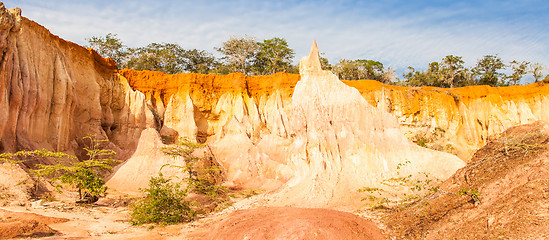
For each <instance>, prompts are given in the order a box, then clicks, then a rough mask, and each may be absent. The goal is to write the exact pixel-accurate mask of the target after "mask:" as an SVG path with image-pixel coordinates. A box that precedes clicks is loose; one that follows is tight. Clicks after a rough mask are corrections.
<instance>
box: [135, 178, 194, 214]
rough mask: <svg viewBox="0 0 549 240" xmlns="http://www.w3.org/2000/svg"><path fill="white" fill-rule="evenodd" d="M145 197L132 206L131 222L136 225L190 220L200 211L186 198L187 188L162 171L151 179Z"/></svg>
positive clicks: (145, 190) (144, 190)
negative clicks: (172, 180) (194, 208)
mask: <svg viewBox="0 0 549 240" xmlns="http://www.w3.org/2000/svg"><path fill="white" fill-rule="evenodd" d="M142 191H143V192H144V193H145V197H144V198H142V199H140V200H138V201H137V202H135V203H134V204H132V206H131V213H130V216H131V219H130V222H131V223H132V224H134V225H140V224H146V223H157V224H174V223H181V222H189V221H192V220H194V219H195V218H196V216H197V214H198V212H197V211H195V210H193V209H192V208H191V207H192V203H191V202H189V201H186V200H185V197H187V190H186V189H182V188H181V186H180V184H179V183H172V182H171V181H170V179H167V178H164V177H163V176H162V174H161V173H160V174H159V176H158V177H152V178H151V179H150V180H149V186H148V188H146V189H143V190H142Z"/></svg>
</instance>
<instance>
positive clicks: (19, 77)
mask: <svg viewBox="0 0 549 240" xmlns="http://www.w3.org/2000/svg"><path fill="white" fill-rule="evenodd" d="M0 50H1V62H0V112H1V114H0V151H10V152H13V151H17V150H24V149H41V148H46V149H50V150H56V151H67V152H72V153H74V152H76V151H77V149H79V146H78V145H79V144H81V143H80V140H81V139H82V137H83V136H86V135H88V134H93V135H96V136H97V138H100V139H110V140H111V142H112V143H115V145H116V146H115V145H111V147H112V148H115V149H117V150H119V152H121V153H123V152H125V151H124V150H131V149H132V148H134V147H135V145H136V143H137V139H138V138H139V135H140V133H141V131H142V130H143V129H145V128H146V127H147V126H148V124H149V125H151V124H153V123H154V121H152V114H150V111H147V107H146V104H145V96H144V95H143V94H142V93H140V92H138V91H134V90H132V89H131V88H130V87H129V85H128V83H127V82H126V81H121V78H119V77H118V75H117V74H116V73H115V72H116V65H115V63H114V62H113V61H112V60H110V59H105V58H102V57H101V56H99V55H98V54H97V53H96V52H95V51H93V50H90V49H85V48H83V47H81V46H79V45H77V44H74V43H72V42H68V41H65V40H63V39H60V38H59V37H57V36H55V35H52V34H51V33H50V32H49V31H48V30H47V29H45V28H44V27H42V26H40V25H38V24H37V23H35V22H33V21H31V20H29V19H27V18H24V17H21V10H19V9H11V10H7V9H6V8H5V7H4V6H3V4H1V3H0ZM147 113H149V115H147ZM147 118H150V119H151V121H147ZM119 147H120V148H122V150H121V149H119Z"/></svg>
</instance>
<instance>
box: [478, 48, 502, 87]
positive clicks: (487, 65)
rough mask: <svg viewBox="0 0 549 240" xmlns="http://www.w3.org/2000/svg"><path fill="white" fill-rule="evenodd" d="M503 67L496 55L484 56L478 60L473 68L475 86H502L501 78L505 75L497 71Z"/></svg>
mask: <svg viewBox="0 0 549 240" xmlns="http://www.w3.org/2000/svg"><path fill="white" fill-rule="evenodd" d="M504 67H505V64H503V61H502V60H501V58H500V57H499V56H497V55H486V56H484V57H483V58H481V59H480V60H478V62H477V65H476V66H475V67H474V68H473V73H474V74H475V75H476V84H477V85H490V86H492V87H496V86H501V85H504V83H503V82H502V78H503V77H505V74H503V73H500V72H499V71H500V70H501V69H503V68H504Z"/></svg>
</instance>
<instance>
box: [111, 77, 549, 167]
mask: <svg viewBox="0 0 549 240" xmlns="http://www.w3.org/2000/svg"><path fill="white" fill-rule="evenodd" d="M120 74H121V75H122V76H124V77H125V78H126V79H127V81H128V82H129V84H130V86H132V88H133V89H135V90H138V91H140V92H143V93H145V95H146V98H147V100H148V103H149V104H150V105H151V106H152V107H153V108H154V109H156V110H155V111H156V113H157V116H158V118H159V119H160V120H159V121H160V122H162V121H164V122H166V121H168V122H170V121H174V120H164V116H163V113H164V112H165V111H166V110H165V109H166V108H174V103H177V102H174V103H172V104H170V102H171V101H172V100H171V98H172V97H174V98H177V99H188V100H190V101H191V102H192V104H193V105H194V111H193V112H192V113H191V112H188V111H187V112H186V114H187V119H192V117H193V116H194V122H195V125H196V126H197V130H196V136H198V138H199V139H201V140H205V139H206V138H207V137H211V136H213V135H215V134H216V133H218V132H220V131H221V130H222V126H224V125H225V124H226V123H227V122H228V121H229V120H231V119H232V118H233V117H234V118H236V119H237V120H239V121H243V119H245V120H244V123H243V124H244V126H245V131H246V132H247V134H250V135H251V136H252V139H254V138H253V136H258V135H261V134H262V133H265V132H268V133H271V132H280V131H281V129H282V124H283V123H284V115H283V114H282V115H281V114H279V113H278V112H280V111H281V109H282V108H284V106H288V105H289V104H291V102H292V99H291V98H292V95H293V90H294V87H295V85H296V83H297V82H298V81H299V80H300V76H299V75H297V74H288V73H277V74H274V75H271V76H244V75H242V74H239V73H233V74H230V75H225V76H219V75H201V74H177V75H168V74H164V73H161V72H150V71H134V70H128V69H126V70H122V71H120ZM343 82H344V83H345V84H347V85H349V86H351V87H354V88H356V89H357V90H358V91H359V92H360V94H361V95H362V97H364V99H366V101H367V102H368V103H370V104H371V105H372V106H374V107H377V108H379V109H381V110H384V111H386V112H389V113H391V114H392V115H394V116H395V117H396V118H397V120H398V122H399V124H400V126H401V129H402V131H403V132H404V133H405V135H407V136H408V138H410V139H412V140H414V141H416V142H421V141H425V142H423V144H425V145H427V146H429V147H431V148H435V149H437V150H442V151H447V152H450V153H453V154H456V155H458V156H459V157H461V158H462V159H464V160H467V159H469V157H470V156H471V154H472V153H473V152H474V151H475V150H476V149H478V148H480V147H482V146H483V145H484V144H485V143H486V141H487V140H488V138H489V137H490V136H492V135H494V134H497V133H500V132H502V131H504V130H505V129H507V128H509V127H512V126H516V125H521V124H526V123H532V122H535V121H537V120H545V121H548V120H549V111H548V110H549V109H548V107H549V84H542V83H535V84H530V85H525V86H510V87H498V88H494V87H490V86H469V87H462V88H454V89H444V88H435V87H399V86H393V85H386V84H383V83H380V82H377V81H371V80H359V81H343ZM185 102H186V101H185ZM348 107H349V108H353V107H354V106H348ZM279 115H280V116H281V117H280V116H279ZM170 119H173V117H170ZM176 119H177V118H176ZM189 121H190V120H189ZM180 132H187V133H184V134H182V136H186V137H191V138H193V137H195V136H194V135H192V134H191V135H189V134H188V131H183V130H180ZM281 134H282V136H284V133H281Z"/></svg>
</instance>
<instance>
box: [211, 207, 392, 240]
mask: <svg viewBox="0 0 549 240" xmlns="http://www.w3.org/2000/svg"><path fill="white" fill-rule="evenodd" d="M209 229H210V231H209V234H208V235H207V236H205V237H204V239H218V240H222V239H257V240H262V239H303V240H307V239H311V240H313V239H314V240H322V239H340V240H343V239H385V238H384V237H383V235H382V234H381V231H380V230H379V229H378V228H377V227H376V226H375V224H374V223H373V222H371V221H369V220H366V219H363V218H360V217H358V216H355V215H353V214H351V213H346V212H340V211H335V210H329V209H320V208H291V207H280V208H257V209H249V210H240V211H236V212H234V213H233V214H231V215H230V216H229V217H227V218H225V219H224V220H222V221H221V222H219V223H217V224H215V225H214V226H212V227H210V228H209Z"/></svg>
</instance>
